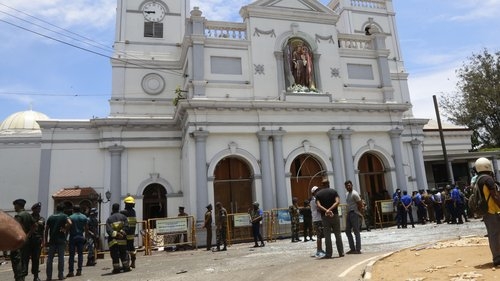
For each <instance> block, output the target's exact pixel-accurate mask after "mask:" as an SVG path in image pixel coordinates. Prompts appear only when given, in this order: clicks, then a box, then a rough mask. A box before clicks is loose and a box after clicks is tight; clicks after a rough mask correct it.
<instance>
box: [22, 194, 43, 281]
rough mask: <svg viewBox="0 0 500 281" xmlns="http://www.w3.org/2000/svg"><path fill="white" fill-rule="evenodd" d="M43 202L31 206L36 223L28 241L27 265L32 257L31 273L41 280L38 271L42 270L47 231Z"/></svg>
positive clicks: (37, 279)
mask: <svg viewBox="0 0 500 281" xmlns="http://www.w3.org/2000/svg"><path fill="white" fill-rule="evenodd" d="M41 209H42V203H40V202H38V203H36V204H34V205H33V206H32V207H31V211H32V213H31V216H32V217H33V221H34V222H35V225H34V226H33V228H32V231H31V232H30V235H29V237H28V242H27V244H28V245H27V248H28V255H27V256H26V258H27V259H26V261H25V263H26V265H28V263H29V260H30V257H31V273H32V274H33V280H34V281H40V278H38V273H39V272H40V270H39V268H40V267H39V266H40V254H41V253H42V243H43V232H44V231H45V218H43V217H42V216H40V211H41Z"/></svg>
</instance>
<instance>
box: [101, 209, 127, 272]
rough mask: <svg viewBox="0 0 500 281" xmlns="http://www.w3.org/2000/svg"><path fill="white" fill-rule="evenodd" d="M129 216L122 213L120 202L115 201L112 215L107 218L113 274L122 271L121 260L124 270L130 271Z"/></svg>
mask: <svg viewBox="0 0 500 281" xmlns="http://www.w3.org/2000/svg"><path fill="white" fill-rule="evenodd" d="M127 230H128V220H127V217H126V216H125V215H124V214H122V213H120V204H118V203H115V204H113V206H112V207H111V216H110V217H109V218H108V219H107V220H106V232H107V233H108V246H109V252H110V254H111V259H112V260H113V272H112V273H113V274H116V273H120V271H121V269H122V268H120V261H121V263H122V266H123V271H124V272H128V271H130V265H129V260H128V255H127Z"/></svg>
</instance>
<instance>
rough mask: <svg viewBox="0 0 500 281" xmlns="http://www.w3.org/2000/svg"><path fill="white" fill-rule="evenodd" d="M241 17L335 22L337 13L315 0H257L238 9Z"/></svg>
mask: <svg viewBox="0 0 500 281" xmlns="http://www.w3.org/2000/svg"><path fill="white" fill-rule="evenodd" d="M240 15H241V17H242V18H250V17H259V18H272V19H281V20H294V19H295V20H303V21H310V22H329V23H332V22H333V23H335V22H336V21H337V20H338V15H337V14H336V13H335V12H334V11H332V10H331V9H330V8H328V7H327V6H325V5H323V4H321V2H319V1H317V0H257V1H255V2H253V3H250V4H248V5H247V6H244V7H242V8H241V10H240Z"/></svg>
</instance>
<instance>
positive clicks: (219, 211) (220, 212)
mask: <svg viewBox="0 0 500 281" xmlns="http://www.w3.org/2000/svg"><path fill="white" fill-rule="evenodd" d="M215 226H216V235H217V250H216V251H226V250H227V248H226V247H227V237H226V234H227V211H226V208H224V207H222V203H221V202H217V203H215ZM221 245H223V246H224V248H222V249H221V248H220V246H221Z"/></svg>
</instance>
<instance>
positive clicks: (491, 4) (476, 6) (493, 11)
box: [450, 0, 500, 22]
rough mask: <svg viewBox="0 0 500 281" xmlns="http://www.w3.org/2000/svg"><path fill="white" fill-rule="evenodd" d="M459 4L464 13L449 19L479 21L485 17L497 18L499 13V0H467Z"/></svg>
mask: <svg viewBox="0 0 500 281" xmlns="http://www.w3.org/2000/svg"><path fill="white" fill-rule="evenodd" d="M458 4H461V5H460V8H462V10H463V12H464V14H460V15H456V16H452V17H450V20H451V21H460V22H468V21H478V20H479V21H481V20H485V19H497V18H498V15H499V14H500V0H475V1H471V0H467V1H465V2H462V3H458Z"/></svg>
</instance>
